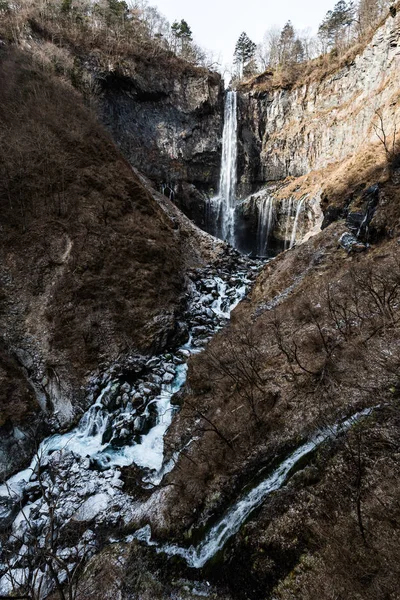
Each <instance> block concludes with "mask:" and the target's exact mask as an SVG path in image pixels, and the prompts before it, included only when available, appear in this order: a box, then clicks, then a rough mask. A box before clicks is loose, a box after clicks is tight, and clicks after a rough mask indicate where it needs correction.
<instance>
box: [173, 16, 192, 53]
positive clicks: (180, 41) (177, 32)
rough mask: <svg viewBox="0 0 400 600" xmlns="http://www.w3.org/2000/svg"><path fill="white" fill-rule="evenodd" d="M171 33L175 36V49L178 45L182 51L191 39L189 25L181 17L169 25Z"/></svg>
mask: <svg viewBox="0 0 400 600" xmlns="http://www.w3.org/2000/svg"><path fill="white" fill-rule="evenodd" d="M171 30H172V35H173V36H174V38H175V50H177V47H178V46H179V50H180V52H181V53H182V52H184V51H185V49H186V48H187V47H188V45H189V44H190V42H191V41H192V40H193V35H192V30H191V29H190V27H189V25H188V24H187V22H186V21H185V19H182V20H181V21H174V23H172V25H171Z"/></svg>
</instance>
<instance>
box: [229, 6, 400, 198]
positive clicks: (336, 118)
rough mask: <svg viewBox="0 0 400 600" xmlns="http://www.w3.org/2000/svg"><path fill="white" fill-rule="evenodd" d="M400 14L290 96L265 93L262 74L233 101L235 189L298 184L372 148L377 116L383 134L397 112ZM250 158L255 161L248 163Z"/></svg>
mask: <svg viewBox="0 0 400 600" xmlns="http://www.w3.org/2000/svg"><path fill="white" fill-rule="evenodd" d="M399 67H400V15H399V14H398V15H397V16H396V17H395V18H393V17H388V18H387V20H386V22H385V24H384V25H383V26H382V27H380V28H379V29H378V30H377V32H376V33H375V35H374V37H373V38H372V40H371V41H370V42H369V43H368V45H367V46H366V47H365V48H364V50H363V51H360V52H359V54H357V55H356V56H355V57H354V58H352V59H351V60H350V61H349V63H348V64H347V65H346V66H344V67H342V68H341V69H340V70H339V71H336V72H334V73H330V74H329V72H328V73H323V72H322V73H321V74H319V73H318V69H317V68H316V71H317V72H316V73H314V75H313V76H310V77H309V78H308V80H306V81H305V82H304V83H301V82H298V83H297V84H295V86H294V87H293V88H292V89H270V90H269V89H268V86H269V83H268V79H269V76H268V74H267V75H266V76H265V79H264V82H260V80H258V81H257V82H256V83H254V85H253V86H250V89H249V90H248V91H243V93H242V94H241V95H240V98H241V102H240V121H241V136H240V137H241V140H242V146H243V151H242V157H241V164H240V173H239V178H240V180H241V184H242V187H243V188H244V189H245V188H246V186H251V185H261V184H263V183H264V182H268V181H277V180H283V179H285V178H286V177H299V176H302V175H306V174H307V173H309V172H310V171H312V170H319V169H323V168H325V167H327V166H328V165H330V164H332V163H337V162H341V161H343V160H344V159H346V158H348V157H349V156H351V155H354V154H356V153H357V152H358V151H359V150H360V149H361V148H364V147H365V146H366V145H367V144H369V143H375V142H377V136H376V133H375V130H374V127H373V124H374V123H375V124H379V123H378V121H377V114H376V113H377V111H379V112H380V113H381V115H382V118H383V122H384V124H385V128H386V133H387V135H390V134H392V133H393V128H394V125H395V123H396V122H398V118H399V112H400V102H399V72H400V69H399ZM253 157H256V159H257V160H256V161H254V159H253Z"/></svg>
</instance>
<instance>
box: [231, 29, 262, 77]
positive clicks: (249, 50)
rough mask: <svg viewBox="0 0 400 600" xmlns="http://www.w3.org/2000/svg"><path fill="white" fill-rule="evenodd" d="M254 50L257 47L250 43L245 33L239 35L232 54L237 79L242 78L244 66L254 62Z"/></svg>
mask: <svg viewBox="0 0 400 600" xmlns="http://www.w3.org/2000/svg"><path fill="white" fill-rule="evenodd" d="M256 50H257V45H256V44H255V43H254V42H252V41H251V39H250V38H249V36H248V35H247V33H245V32H243V33H241V34H240V36H239V39H238V41H237V42H236V46H235V52H234V62H235V64H236V65H237V68H238V75H239V77H243V73H244V71H245V68H246V66H247V65H248V64H249V63H250V62H251V61H253V60H254V58H255V54H256Z"/></svg>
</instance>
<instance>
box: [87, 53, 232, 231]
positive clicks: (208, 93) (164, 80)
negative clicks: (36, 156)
mask: <svg viewBox="0 0 400 600" xmlns="http://www.w3.org/2000/svg"><path fill="white" fill-rule="evenodd" d="M172 62H173V61H172ZM96 78H97V81H98V82H99V84H100V85H101V94H100V103H101V114H102V119H103V121H104V123H105V125H106V126H107V127H108V129H109V130H110V132H111V133H112V135H113V138H114V139H115V140H116V142H117V143H118V145H119V146H120V148H121V150H122V152H123V153H124V155H125V156H126V158H127V159H128V160H129V162H130V163H131V164H132V165H133V166H134V167H136V168H138V169H139V170H140V171H141V172H142V173H144V174H145V175H146V176H147V177H149V178H150V179H151V180H152V181H153V182H154V183H155V185H156V186H157V188H158V189H159V190H162V189H164V190H165V193H166V194H167V195H168V196H171V197H173V198H174V200H175V201H176V203H177V204H178V206H179V207H180V208H182V210H183V211H184V212H186V213H187V214H188V215H189V216H190V217H191V218H194V219H195V220H196V222H197V223H199V224H204V214H203V210H204V208H203V207H204V202H202V193H211V194H212V193H214V192H215V190H216V189H217V186H218V178H219V169H220V156H221V136H222V127H223V95H224V92H223V85H222V80H221V77H220V76H219V75H218V74H216V73H210V72H209V71H207V70H206V69H202V68H197V67H194V66H191V65H188V64H186V63H183V64H182V62H181V61H178V60H177V59H175V63H174V62H173V64H172V65H171V64H170V63H166V64H165V65H163V64H159V62H158V61H157V60H154V61H151V62H149V61H147V62H146V63H145V62H144V61H143V60H142V59H138V60H136V61H134V62H129V61H128V62H127V64H126V66H125V67H119V68H118V69H116V70H114V71H113V70H108V72H106V73H101V72H97V74H96ZM199 205H200V207H199Z"/></svg>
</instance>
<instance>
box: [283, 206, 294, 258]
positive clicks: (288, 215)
mask: <svg viewBox="0 0 400 600" xmlns="http://www.w3.org/2000/svg"><path fill="white" fill-rule="evenodd" d="M292 207H293V200H292V198H289V200H285V203H284V212H286V229H285V246H284V248H285V250H286V249H287V247H288V243H289V232H290V226H291V223H292Z"/></svg>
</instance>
